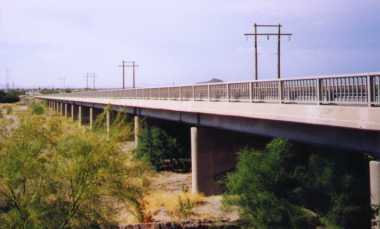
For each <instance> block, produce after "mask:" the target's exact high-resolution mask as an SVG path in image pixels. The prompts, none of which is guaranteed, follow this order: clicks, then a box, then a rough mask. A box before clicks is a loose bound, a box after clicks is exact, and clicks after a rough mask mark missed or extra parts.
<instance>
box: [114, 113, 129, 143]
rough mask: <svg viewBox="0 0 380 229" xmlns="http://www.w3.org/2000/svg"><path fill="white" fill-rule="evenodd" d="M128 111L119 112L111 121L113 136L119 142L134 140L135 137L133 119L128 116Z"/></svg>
mask: <svg viewBox="0 0 380 229" xmlns="http://www.w3.org/2000/svg"><path fill="white" fill-rule="evenodd" d="M126 113H127V112H126V111H124V112H118V113H117V115H116V118H115V119H114V120H113V121H112V123H111V130H110V132H111V133H110V134H111V137H112V138H114V139H115V140H116V141H118V142H125V141H132V140H133V137H134V136H133V126H132V120H130V119H128V118H127V115H126Z"/></svg>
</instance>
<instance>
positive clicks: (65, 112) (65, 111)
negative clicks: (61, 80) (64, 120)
mask: <svg viewBox="0 0 380 229" xmlns="http://www.w3.org/2000/svg"><path fill="white" fill-rule="evenodd" d="M64 115H65V117H67V103H65V114H64Z"/></svg>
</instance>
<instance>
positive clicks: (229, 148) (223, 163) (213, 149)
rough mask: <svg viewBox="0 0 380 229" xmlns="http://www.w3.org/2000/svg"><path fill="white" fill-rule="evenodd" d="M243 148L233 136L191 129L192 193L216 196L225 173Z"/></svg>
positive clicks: (225, 133) (202, 128) (233, 165)
mask: <svg viewBox="0 0 380 229" xmlns="http://www.w3.org/2000/svg"><path fill="white" fill-rule="evenodd" d="M242 147H243V145H241V144H239V140H237V137H236V133H232V132H228V131H224V130H218V129H213V128H207V127H191V172H192V192H193V193H203V194H205V195H213V194H219V193H222V192H223V187H222V186H221V185H220V184H219V180H220V179H222V178H223V177H224V176H225V174H226V172H228V171H231V170H232V169H233V168H234V167H235V165H236V162H237V152H238V151H239V150H240V149H241V148H242Z"/></svg>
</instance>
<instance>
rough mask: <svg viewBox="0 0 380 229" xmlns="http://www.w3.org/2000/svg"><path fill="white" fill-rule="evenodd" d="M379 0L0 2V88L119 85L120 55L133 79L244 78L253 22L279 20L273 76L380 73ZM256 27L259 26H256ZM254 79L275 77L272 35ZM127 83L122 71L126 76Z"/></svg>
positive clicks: (171, 81) (248, 70)
mask: <svg viewBox="0 0 380 229" xmlns="http://www.w3.org/2000/svg"><path fill="white" fill-rule="evenodd" d="M379 12H380V1H379V0H360V1H359V0H287V1H283V0H276V1H274V0H138V1H136V0H134V1H131V0H107V1H106V0H91V1H90V0H64V1H62V0H61V1H58V0H0V86H1V85H4V84H5V80H6V74H5V72H6V69H7V68H8V69H9V81H10V82H14V83H15V85H16V86H33V87H35V86H55V87H58V86H62V85H63V80H62V78H63V77H66V84H67V86H75V87H83V86H85V78H84V75H85V73H86V72H96V74H97V76H98V78H97V86H99V87H120V86H121V69H120V68H118V67H117V66H118V64H119V63H120V61H121V60H122V59H127V60H135V61H136V62H137V63H138V64H139V65H140V68H139V69H138V71H137V85H138V86H154V85H163V84H170V85H172V84H182V83H192V82H198V81H205V80H208V79H210V78H214V77H215V78H220V79H223V80H228V81H238V80H248V79H251V78H252V75H253V70H252V69H253V65H252V63H253V55H252V51H253V47H252V46H253V45H252V44H253V42H252V40H251V39H246V38H245V37H244V36H243V34H244V33H245V32H250V31H252V25H253V23H254V22H257V23H265V24H269V23H276V24H277V23H281V24H283V26H284V32H291V33H293V34H294V36H293V38H292V39H291V40H290V41H289V40H288V38H284V39H283V49H282V52H283V68H282V69H283V75H284V76H287V77H288V76H289V77H294V76H304V75H305V76H307V75H319V74H331V73H352V72H369V71H380V13H379ZM262 31H264V30H262ZM259 45H260V51H259V58H260V59H259V62H260V77H261V78H274V77H275V74H276V40H275V39H274V38H272V39H270V40H267V39H266V38H262V39H261V40H260V41H259ZM128 74H129V75H128V77H129V79H128V83H130V82H131V80H130V79H131V78H130V76H131V74H130V72H129V73H128Z"/></svg>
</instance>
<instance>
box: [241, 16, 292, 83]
mask: <svg viewBox="0 0 380 229" xmlns="http://www.w3.org/2000/svg"><path fill="white" fill-rule="evenodd" d="M259 27H271V28H278V32H277V33H258V32H257V30H258V28H259ZM281 28H282V25H281V24H278V25H258V24H256V23H255V24H254V32H253V33H245V34H244V36H253V37H254V41H255V80H258V78H259V73H258V72H259V67H258V54H257V50H258V45H257V42H258V36H266V37H268V39H269V37H271V36H277V39H278V40H277V79H280V78H281V37H282V36H288V37H291V36H292V35H293V34H291V33H281Z"/></svg>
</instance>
